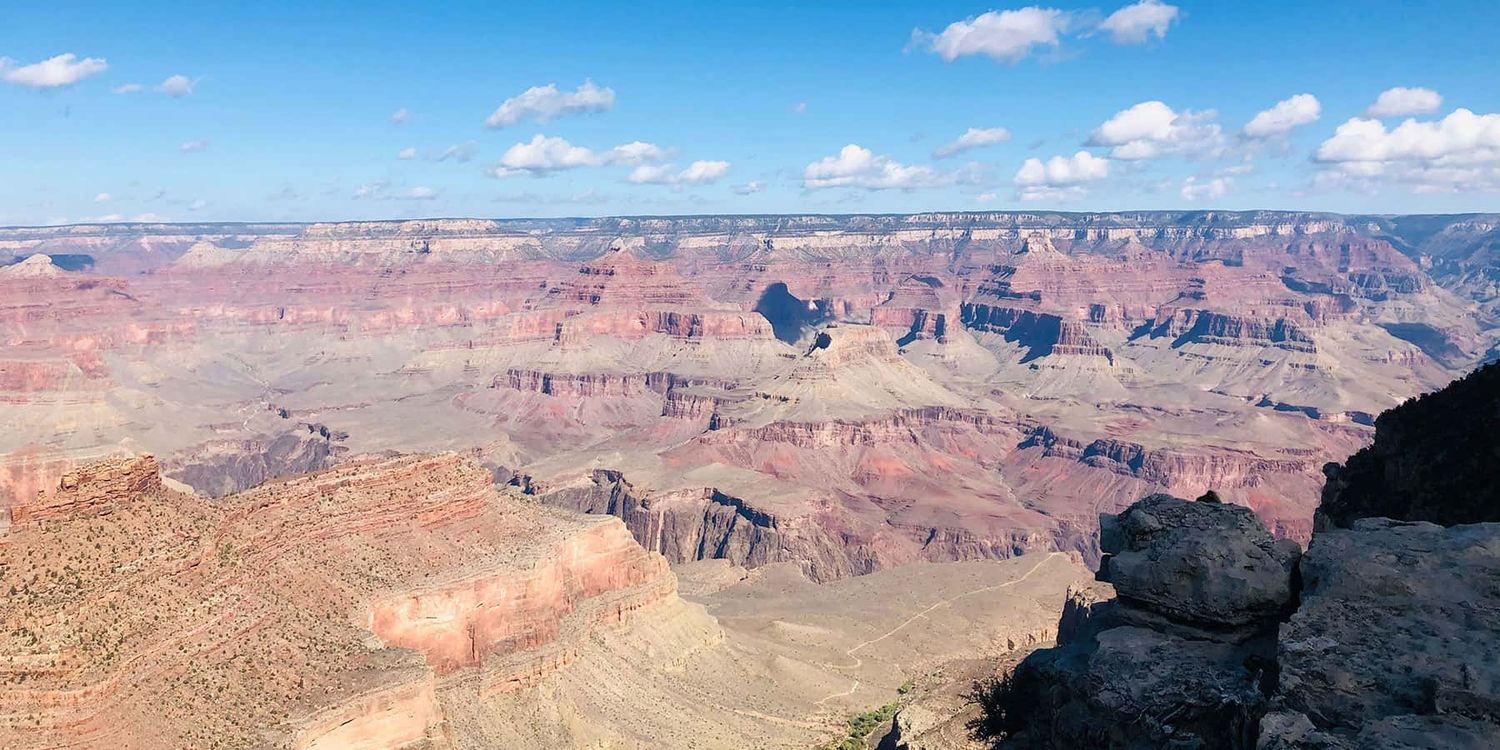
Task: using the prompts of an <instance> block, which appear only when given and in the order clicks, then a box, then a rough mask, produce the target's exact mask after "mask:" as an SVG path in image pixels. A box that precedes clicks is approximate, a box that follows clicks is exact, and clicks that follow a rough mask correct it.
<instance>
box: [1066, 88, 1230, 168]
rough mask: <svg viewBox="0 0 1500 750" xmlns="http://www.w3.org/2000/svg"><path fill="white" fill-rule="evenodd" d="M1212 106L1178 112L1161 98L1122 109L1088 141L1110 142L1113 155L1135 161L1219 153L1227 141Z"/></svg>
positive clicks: (1096, 144)
mask: <svg viewBox="0 0 1500 750" xmlns="http://www.w3.org/2000/svg"><path fill="white" fill-rule="evenodd" d="M1217 116H1218V114H1217V113H1216V112H1214V111H1213V110H1206V111H1203V112H1194V111H1193V110H1183V111H1182V112H1180V113H1179V112H1176V111H1174V110H1173V109H1172V108H1171V107H1168V106H1167V105H1166V104H1164V103H1162V102H1159V101H1149V102H1141V103H1140V104H1137V105H1135V106H1133V107H1131V108H1130V109H1126V110H1122V111H1120V112H1118V113H1116V114H1115V116H1114V117H1111V118H1109V120H1107V121H1105V122H1104V124H1102V125H1100V126H1099V127H1098V128H1096V129H1095V130H1094V132H1093V134H1092V135H1090V136H1089V141H1088V145H1090V146H1107V147H1109V149H1110V151H1109V155H1110V157H1111V158H1114V159H1121V160H1125V161H1134V160H1140V159H1154V158H1156V157H1158V156H1164V155H1166V154H1202V153H1216V152H1218V151H1220V150H1221V149H1222V146H1223V142H1224V132H1223V128H1221V127H1219V124H1218V123H1216V122H1214V121H1213V120H1214V118H1216V117H1217Z"/></svg>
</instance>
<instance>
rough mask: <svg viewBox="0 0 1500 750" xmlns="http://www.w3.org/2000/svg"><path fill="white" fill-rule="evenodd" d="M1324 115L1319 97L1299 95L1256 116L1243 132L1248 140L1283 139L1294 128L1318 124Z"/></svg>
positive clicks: (1284, 100)
mask: <svg viewBox="0 0 1500 750" xmlns="http://www.w3.org/2000/svg"><path fill="white" fill-rule="evenodd" d="M1322 114H1323V107H1322V105H1321V104H1319V103H1318V98H1317V97H1315V96H1313V95H1312V94H1297V95H1296V96H1293V97H1291V98H1288V99H1283V100H1281V101H1279V102H1277V103H1276V105H1275V106H1273V107H1271V108H1270V109H1267V110H1264V111H1262V112H1260V113H1259V114H1257V115H1255V117H1254V118H1252V119H1251V120H1250V122H1248V123H1245V128H1244V130H1243V131H1241V132H1242V133H1243V134H1244V136H1245V137H1246V138H1250V139H1254V140H1261V139H1265V138H1281V137H1284V136H1286V134H1287V133H1290V132H1292V129H1294V128H1297V127H1299V126H1302V125H1307V124H1308V123H1312V122H1317V120H1318V118H1319V117H1321V116H1322Z"/></svg>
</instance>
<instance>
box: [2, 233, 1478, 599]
mask: <svg viewBox="0 0 1500 750" xmlns="http://www.w3.org/2000/svg"><path fill="white" fill-rule="evenodd" d="M1448 221H1449V224H1445V225H1443V226H1436V227H1435V226H1430V224H1431V221H1428V220H1423V221H1420V222H1415V223H1413V221H1411V220H1406V219H1400V218H1394V219H1393V218H1389V217H1341V216H1334V215H1323V214H1303V213H1278V212H1252V213H1219V212H1206V213H1204V212H1199V213H1133V214H1052V213H1035V214H1031V213H979V214H919V215H909V216H845V217H826V216H783V217H723V216H721V217H714V216H702V217H680V218H608V219H593V220H556V221H549V220H535V221H532V220H524V221H487V220H441V221H439V220H433V221H408V222H357V223H347V224H317V225H253V226H250V225H212V224H203V225H128V226H117V225H111V226H93V227H90V226H78V227H57V228H36V229H11V230H4V231H3V232H0V340H3V341H4V343H5V346H4V348H3V351H0V427H4V429H3V430H0V502H3V503H4V504H5V505H6V507H7V508H8V511H9V512H8V513H6V514H5V515H6V516H7V517H8V519H9V520H13V519H16V518H20V517H22V516H24V514H25V513H26V512H27V511H26V508H27V507H29V506H30V505H32V504H33V503H34V500H35V497H36V496H37V494H38V493H39V492H40V491H41V490H44V489H46V488H48V487H50V486H51V485H52V484H54V483H55V482H56V481H57V480H58V479H59V478H60V477H61V476H62V475H63V474H64V473H66V472H68V471H70V470H72V469H74V468H76V467H77V466H79V465H81V464H82V463H84V462H87V461H90V460H93V459H96V458H99V457H101V456H110V455H127V454H132V453H142V452H149V453H152V454H153V455H155V456H157V457H158V460H159V461H160V462H161V465H162V467H163V469H164V472H165V474H166V476H167V477H169V478H170V479H172V480H176V481H180V482H184V483H186V484H187V485H189V486H192V487H194V488H196V489H197V490H199V491H201V492H204V493H206V494H210V495H225V494H232V493H235V492H239V491H243V490H245V489H247V488H249V487H252V486H254V485H256V484H258V483H261V482H264V481H267V480H270V479H273V478H276V477H283V476H290V475H295V474H299V473H303V472H309V471H317V470H321V469H325V468H328V467H331V466H336V465H338V463H339V462H341V461H344V460H347V459H348V457H350V456H355V455H360V454H363V453H369V452H372V451H388V450H394V451H402V452H408V451H446V450H454V451H461V452H464V453H466V454H468V455H472V456H473V457H475V458H476V459H477V460H478V461H479V462H481V463H482V464H483V465H485V466H486V467H487V468H489V469H491V470H492V471H493V472H494V476H496V477H500V478H502V479H503V480H504V481H512V480H513V481H515V482H516V483H517V484H518V485H522V486H523V487H524V488H528V489H529V491H531V492H532V493H533V494H534V495H535V496H536V497H538V498H539V499H541V500H542V501H543V502H548V503H556V504H559V505H566V506H569V507H583V508H587V509H590V510H592V511H595V512H609V513H612V514H615V515H621V517H623V518H625V519H626V522H627V526H628V528H630V529H631V531H632V533H633V534H634V535H635V536H636V538H637V540H638V541H639V542H640V543H641V544H642V545H644V546H646V547H648V548H649V549H652V550H656V551H659V552H661V553H662V554H664V555H666V556H667V557H668V558H669V559H672V560H674V561H677V560H690V559H697V558H700V557H725V558H728V559H732V560H735V561H737V562H743V563H745V564H749V565H761V564H764V563H767V562H792V563H796V564H797V565H799V566H800V567H802V568H803V569H804V570H805V571H807V572H808V573H809V574H810V575H814V576H815V577H818V578H820V579H827V578H838V577H845V576H850V575H857V574H861V573H867V572H870V571H873V570H879V569H883V568H888V567H892V566H898V565H902V564H905V563H908V562H913V561H921V560H954V559H971V558H1004V557H1010V556H1013V555H1017V554H1021V553H1023V552H1029V551H1030V552H1034V551H1051V550H1062V551H1069V552H1076V553H1078V554H1080V555H1082V556H1083V557H1084V558H1085V559H1087V560H1090V561H1093V560H1096V559H1097V557H1098V554H1099V550H1098V548H1097V544H1096V541H1095V539H1096V535H1095V533H1094V532H1095V529H1096V523H1097V521H1096V519H1097V516H1098V513H1100V512H1112V511H1117V510H1120V509H1121V508H1123V507H1124V506H1125V505H1126V504H1127V503H1129V502H1131V501H1133V500H1135V499H1137V498H1139V497H1142V496H1144V495H1146V494H1149V493H1152V492H1158V491H1166V492H1171V493H1175V494H1178V495H1182V496H1188V497H1193V496H1196V495H1197V494H1200V493H1201V492H1202V491H1204V490H1206V489H1208V488H1214V489H1216V490H1218V491H1219V492H1220V493H1221V494H1222V495H1223V497H1224V498H1225V499H1226V500H1228V501H1230V502H1233V503H1238V504H1241V505H1245V506H1248V507H1250V508H1252V509H1254V510H1255V511H1256V512H1257V513H1258V514H1259V515H1260V516H1261V518H1262V519H1263V520H1264V521H1265V522H1266V524H1267V526H1268V528H1269V529H1270V530H1271V531H1272V532H1273V533H1274V534H1276V535H1279V536H1284V537H1291V538H1295V539H1299V540H1306V538H1307V537H1308V535H1309V534H1310V531H1311V517H1312V500H1311V498H1313V497H1314V496H1315V495H1316V491H1317V489H1318V488H1319V487H1320V486H1321V485H1322V482H1323V476H1322V474H1321V471H1320V467H1321V466H1322V464H1323V463H1325V462H1327V461H1330V460H1336V459H1339V458H1342V457H1343V456H1345V455H1348V454H1349V453H1351V452H1353V451H1354V450H1355V449H1357V448H1359V447H1361V446H1363V445H1364V444H1366V443H1367V442H1368V441H1369V440H1370V437H1371V434H1372V431H1371V426H1370V422H1371V421H1372V419H1373V415H1375V414H1378V413H1380V412H1381V411H1383V410H1384V409H1386V408H1388V407H1390V406H1393V405H1395V404H1396V403H1399V402H1400V401H1401V400H1402V399H1404V398H1406V397H1408V396H1411V395H1414V394H1416V393H1419V392H1421V391H1424V390H1430V389H1432V388H1435V387H1438V386H1440V385H1442V384H1444V383H1446V382H1447V381H1448V380H1450V379H1452V378H1453V377H1454V376H1456V375H1457V374H1458V373H1459V372H1461V371H1462V370H1463V369H1465V368H1467V367H1469V366H1470V365H1472V364H1473V363H1474V362H1477V361H1478V360H1480V359H1483V358H1484V357H1485V356H1487V353H1488V352H1490V351H1492V349H1493V348H1494V346H1495V342H1496V340H1497V337H1496V333H1495V325H1494V319H1493V304H1492V303H1491V298H1492V297H1493V291H1492V290H1490V291H1486V289H1487V288H1486V287H1485V286H1484V284H1482V283H1480V281H1479V276H1478V275H1476V274H1478V272H1477V271H1476V270H1475V266H1474V263H1476V262H1478V261H1476V260H1475V258H1478V257H1480V256H1482V255H1483V248H1484V247H1487V246H1485V245H1484V244H1483V243H1484V242H1485V241H1486V240H1485V237H1487V236H1488V235H1487V234H1486V231H1488V230H1486V229H1485V227H1487V226H1491V224H1492V223H1491V224H1486V223H1485V221H1484V220H1481V219H1476V218H1475V217H1465V218H1463V219H1451V220H1448ZM1466 248H1467V252H1468V254H1467V255H1466V254H1465V252H1466V250H1465V249H1466ZM599 471H605V472H612V475H617V476H618V477H620V479H621V480H622V481H623V482H625V483H628V485H629V487H630V490H629V492H628V493H627V494H628V495H629V496H630V497H633V498H636V501H635V502H634V503H625V504H623V505H622V504H615V505H614V506H613V509H611V505H610V504H609V503H607V502H600V501H598V500H597V499H580V497H581V496H580V495H579V493H577V492H559V491H558V490H560V489H563V488H578V487H588V486H592V484H593V477H594V476H595V475H596V472H599ZM726 498H732V499H733V500H732V502H731V501H729V500H726ZM622 507H624V508H626V509H624V510H622V509H621V508H622ZM629 508H633V510H631V509H629Z"/></svg>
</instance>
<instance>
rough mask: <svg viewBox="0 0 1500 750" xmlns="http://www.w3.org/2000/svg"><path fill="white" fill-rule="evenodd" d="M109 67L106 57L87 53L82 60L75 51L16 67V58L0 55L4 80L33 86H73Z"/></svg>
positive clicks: (39, 87) (2, 78) (47, 87)
mask: <svg viewBox="0 0 1500 750" xmlns="http://www.w3.org/2000/svg"><path fill="white" fill-rule="evenodd" d="M106 70H109V63H107V62H105V61H104V58H102V57H85V58H83V59H81V60H80V59H79V58H78V56H77V55H75V54H73V53H72V52H67V53H64V54H61V55H57V56H56V57H49V58H47V59H46V60H43V61H41V62H38V63H32V64H30V65H22V66H20V67H15V61H14V60H12V59H10V58H8V57H0V80H4V81H5V82H6V83H13V84H15V85H17V86H25V87H27V88H33V89H52V88H58V87H60V86H71V85H73V84H75V83H78V82H79V81H81V80H83V79H85V78H88V77H89V76H92V75H98V74H100V73H103V72H104V71H106Z"/></svg>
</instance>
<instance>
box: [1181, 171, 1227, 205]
mask: <svg viewBox="0 0 1500 750" xmlns="http://www.w3.org/2000/svg"><path fill="white" fill-rule="evenodd" d="M1233 184H1234V183H1233V181H1232V180H1230V179H1229V178H1228V177H1215V178H1213V179H1211V180H1202V181H1200V180H1199V179H1198V178H1197V177H1191V176H1190V177H1188V178H1187V179H1186V180H1183V182H1182V199H1183V200H1186V201H1200V200H1204V199H1205V198H1207V199H1213V198H1222V197H1224V194H1225V193H1228V192H1229V188H1230V186H1231V185H1233Z"/></svg>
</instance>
